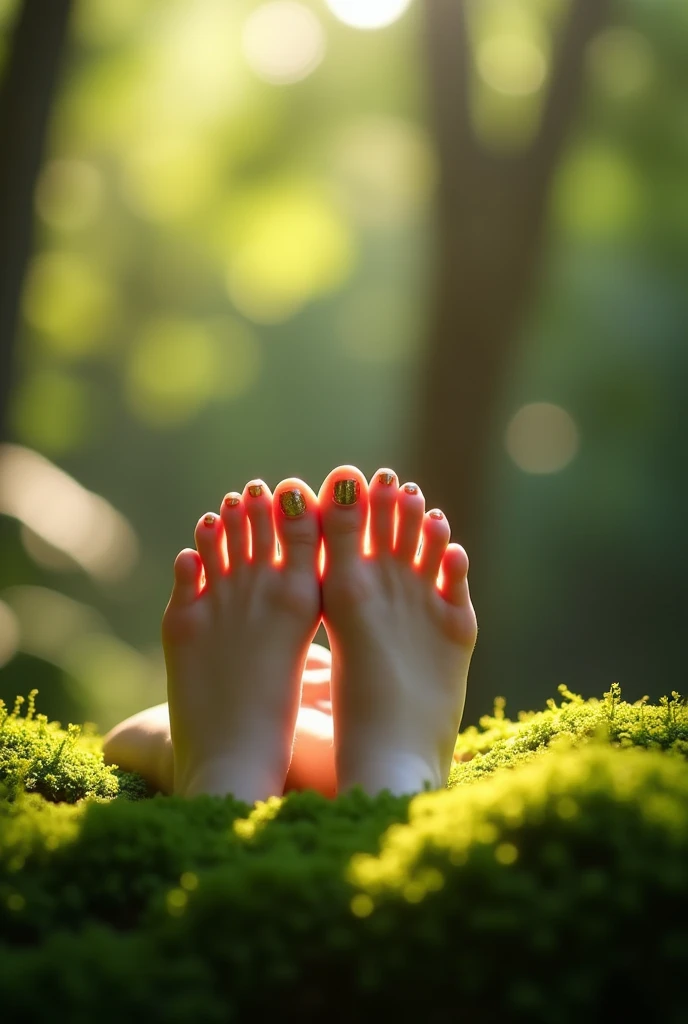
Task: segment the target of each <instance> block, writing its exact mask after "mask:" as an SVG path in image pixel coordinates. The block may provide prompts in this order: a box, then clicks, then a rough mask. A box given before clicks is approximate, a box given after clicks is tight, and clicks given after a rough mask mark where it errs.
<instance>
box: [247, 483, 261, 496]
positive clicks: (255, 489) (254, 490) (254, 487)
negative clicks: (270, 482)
mask: <svg viewBox="0 0 688 1024" xmlns="http://www.w3.org/2000/svg"><path fill="white" fill-rule="evenodd" d="M248 493H249V494H250V495H251V497H252V498H260V496H261V494H262V493H263V485H262V484H251V486H250V487H249V489H248Z"/></svg>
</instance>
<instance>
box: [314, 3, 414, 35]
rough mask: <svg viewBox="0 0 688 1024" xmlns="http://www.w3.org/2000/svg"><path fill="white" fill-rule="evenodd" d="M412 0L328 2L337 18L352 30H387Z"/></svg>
mask: <svg viewBox="0 0 688 1024" xmlns="http://www.w3.org/2000/svg"><path fill="white" fill-rule="evenodd" d="M410 4H411V0H327V6H328V7H329V8H330V10H331V11H332V13H333V14H334V15H335V17H337V18H339V20H340V21H343V22H344V24H345V25H351V26H352V28H364V29H375V28H385V26H387V25H391V24H392V22H394V21H397V20H398V19H399V18H400V17H401V16H402V14H403V13H404V11H405V10H406V9H407V8H408V7H409V6H410Z"/></svg>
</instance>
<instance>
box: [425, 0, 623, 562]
mask: <svg viewBox="0 0 688 1024" xmlns="http://www.w3.org/2000/svg"><path fill="white" fill-rule="evenodd" d="M607 6H608V4H607V0H571V2H570V6H569V11H568V16H567V17H566V19H565V20H564V22H563V24H562V26H561V31H560V33H559V35H558V39H557V45H555V48H554V56H553V68H552V73H551V75H550V82H549V89H548V93H547V96H546V98H545V102H544V106H543V114H542V118H541V123H540V126H539V130H538V133H537V135H536V138H535V140H534V141H533V143H532V144H531V145H530V146H529V147H528V149H527V150H526V151H525V152H523V153H520V154H518V155H517V156H513V155H507V156H501V155H496V154H494V153H492V152H489V151H488V150H486V149H485V148H484V147H483V145H482V144H481V142H480V141H479V139H478V138H477V136H476V134H475V132H474V131H473V129H472V126H471V120H470V113H469V96H468V92H469V84H468V83H469V75H470V71H469V69H470V60H471V55H470V48H469V44H468V37H467V29H466V13H465V9H464V2H463V0H425V18H426V27H427V48H428V60H429V68H430V77H431V98H432V106H433V111H434V118H435V133H436V140H437V146H438V151H439V158H440V188H439V198H438V211H437V212H438V216H437V232H438V269H437V275H436V294H435V296H434V312H433V315H432V320H431V325H430V331H429V337H428V343H427V365H426V374H427V376H426V380H425V393H424V399H423V404H422V407H421V424H420V432H419V450H418V459H417V462H418V465H419V466H420V467H422V478H423V485H424V489H425V490H426V493H427V494H428V495H432V502H433V504H435V503H436V504H438V505H441V507H442V508H443V509H444V510H445V511H446V512H447V514H448V516H449V517H450V520H451V523H452V533H453V535H454V536H455V537H456V538H457V539H458V540H460V541H461V543H462V544H464V545H465V546H466V548H467V549H468V551H469V554H475V553H476V552H477V551H478V550H479V548H480V543H481V540H482V536H483V530H482V524H483V521H484V517H485V511H486V483H487V479H486V461H487V456H488V453H489V448H490V441H491V438H492V432H493V429H494V427H495V425H496V424H495V413H496V411H497V409H498V408H499V402H500V398H501V395H502V391H503V388H504V385H505V377H506V374H507V371H508V369H509V367H510V365H511V362H512V359H513V356H514V342H515V341H516V339H517V335H518V331H519V327H520V324H521V322H522V319H523V316H524V312H525V310H526V308H527V304H528V303H529V301H530V299H531V297H532V295H533V292H534V290H535V287H536V285H537V277H538V268H539V262H540V256H541V251H542V241H543V221H544V213H545V208H546V200H547V193H548V188H549V185H550V182H551V179H552V177H553V173H554V170H555V168H556V165H557V162H558V159H559V156H560V153H561V150H562V148H563V145H564V142H565V140H566V136H567V133H568V129H569V127H570V125H571V122H572V120H573V116H574V114H575V109H576V105H577V100H578V97H579V93H580V86H581V81H582V70H583V57H584V51H585V47H586V45H587V43H588V41H589V40H590V39H591V37H592V36H593V35H594V34H595V32H596V31H597V30H598V29H599V28H600V27H601V26H602V24H603V23H604V20H605V16H606V9H607Z"/></svg>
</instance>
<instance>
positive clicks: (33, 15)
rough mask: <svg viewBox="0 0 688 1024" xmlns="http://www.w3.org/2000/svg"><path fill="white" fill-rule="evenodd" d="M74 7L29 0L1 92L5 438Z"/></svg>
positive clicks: (0, 322) (0, 421) (1, 398)
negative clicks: (41, 180) (38, 198)
mask: <svg viewBox="0 0 688 1024" xmlns="http://www.w3.org/2000/svg"><path fill="white" fill-rule="evenodd" d="M71 6H72V0H24V5H23V7H22V9H21V11H20V13H19V15H18V18H17V24H16V28H15V30H14V38H13V40H12V45H11V51H10V57H9V60H8V66H7V68H6V69H5V73H4V81H3V83H2V89H1V91H0V438H4V437H6V435H7V404H8V399H9V395H10V391H11V388H12V384H13V377H14V361H15V336H16V333H17V323H18V318H19V300H20V297H21V290H22V284H23V281H24V274H25V272H26V265H27V263H28V259H29V255H30V252H31V245H32V239H33V196H34V190H35V187H36V179H37V177H38V172H39V170H40V166H41V159H42V156H43V147H44V143H45V136H46V127H47V124H48V118H49V114H50V108H51V104H52V99H53V94H54V91H55V85H56V83H57V78H58V72H59V66H60V58H61V56H62V52H63V49H64V42H65V38H66V35H67V27H68V23H69V14H70V10H71Z"/></svg>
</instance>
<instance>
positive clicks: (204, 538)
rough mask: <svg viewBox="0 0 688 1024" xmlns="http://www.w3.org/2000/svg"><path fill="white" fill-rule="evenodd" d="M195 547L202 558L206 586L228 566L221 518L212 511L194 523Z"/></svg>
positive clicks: (219, 577)
mask: <svg viewBox="0 0 688 1024" xmlns="http://www.w3.org/2000/svg"><path fill="white" fill-rule="evenodd" d="M195 538H196V547H197V548H198V553H199V555H200V556H201V558H202V560H203V570H204V572H205V578H206V582H207V584H208V586H210V587H212V586H213V585H214V584H215V583H216V582H217V581H218V580H219V579H221V578H222V577H223V576H224V575H225V573H226V572H227V568H228V560H227V541H226V538H225V529H224V526H223V525H222V520H221V519H220V517H219V516H218V515H216V514H215V513H214V512H208V513H207V514H206V515H204V516H202V517H201V518H200V519H199V520H198V523H197V525H196V533H195Z"/></svg>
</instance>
